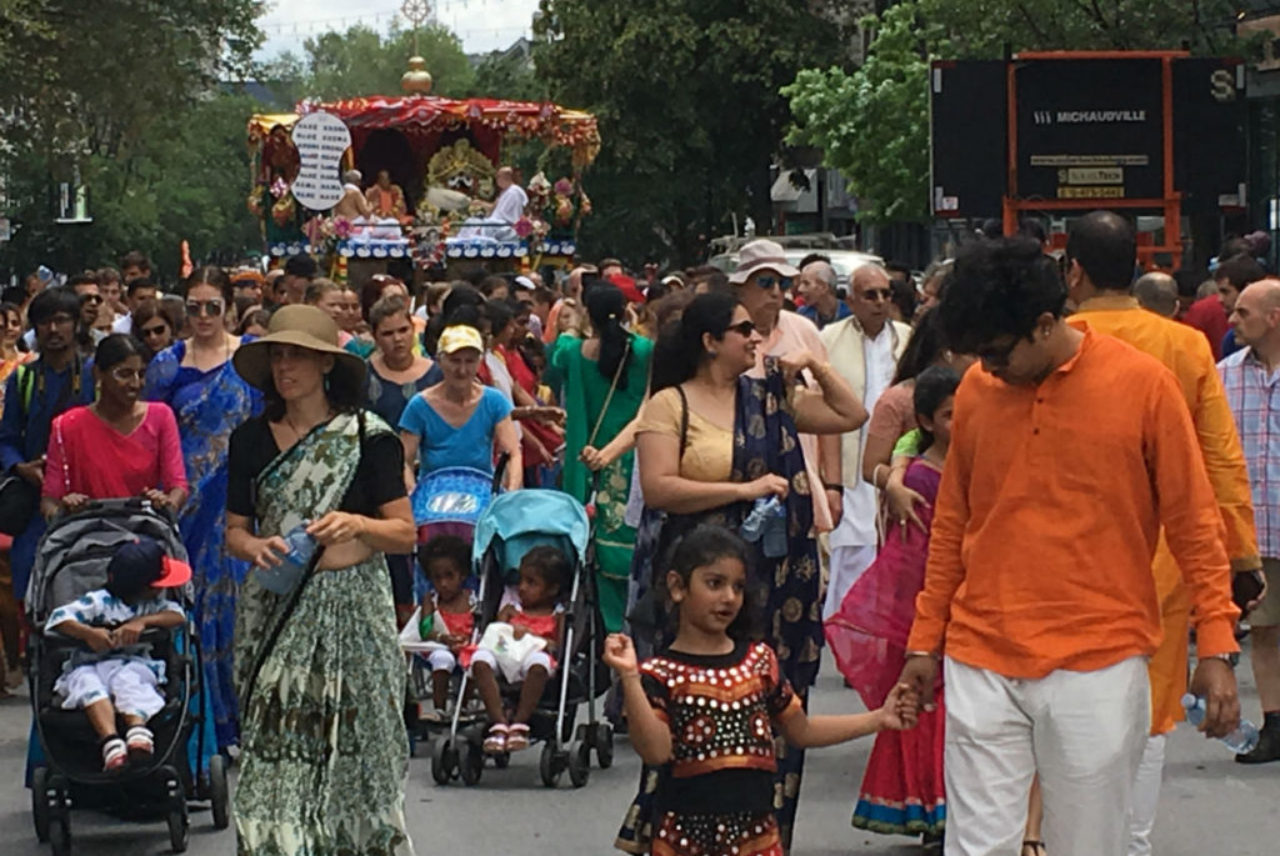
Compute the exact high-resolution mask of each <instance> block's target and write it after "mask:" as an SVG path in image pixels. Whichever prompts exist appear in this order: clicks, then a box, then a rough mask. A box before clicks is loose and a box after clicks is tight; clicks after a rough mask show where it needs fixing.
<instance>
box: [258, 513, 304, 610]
mask: <svg viewBox="0 0 1280 856" xmlns="http://www.w3.org/2000/svg"><path fill="white" fill-rule="evenodd" d="M309 525H310V523H309V521H306V520H304V521H303V522H302V523H300V524H299V525H297V526H295V527H294V528H293V529H291V530H290V531H289V533H288V534H287V535H285V536H284V540H285V543H286V544H288V545H289V552H287V553H285V554H284V558H283V559H281V561H280V564H278V565H276V566H275V567H274V568H258V570H257V574H258V582H259V583H260V584H261V585H262V587H263V588H265V589H266V590H267V591H270V592H274V593H276V594H288V593H289V592H291V591H293V590H294V588H295V587H296V586H297V585H298V583H299V582H300V581H301V580H302V575H303V574H304V573H306V571H307V568H308V567H309V566H310V565H311V558H312V556H314V555H315V553H316V547H317V542H316V539H315V538H312V537H311V536H310V535H308V534H307V526H309Z"/></svg>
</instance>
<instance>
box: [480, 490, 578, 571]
mask: <svg viewBox="0 0 1280 856" xmlns="http://www.w3.org/2000/svg"><path fill="white" fill-rule="evenodd" d="M590 535H591V524H590V522H589V521H588V520H587V510H586V509H585V508H583V507H582V503H580V502H578V501H577V500H576V499H574V498H573V497H572V496H570V495H569V494H567V493H564V492H562V491H558V490H541V489H538V488H526V489H524V490H514V491H511V492H510V493H504V494H500V495H498V496H495V497H494V498H493V501H492V502H490V503H489V507H488V508H487V509H485V511H484V513H483V514H481V515H480V520H479V521H478V522H477V523H476V539H475V542H474V544H472V547H471V557H472V561H474V562H477V563H478V562H479V561H480V559H481V557H482V556H484V554H485V551H486V550H488V549H489V547H490V546H491V545H492V544H493V542H494V541H501V542H503V543H504V544H506V545H508V549H506V550H505V551H504V555H503V556H502V564H503V565H504V566H505V567H506V568H507V569H509V568H511V567H514V566H515V565H517V564H519V561H520V559H521V558H522V557H523V556H524V554H525V553H526V552H528V550H529V549H531V548H532V547H535V546H537V545H539V544H548V543H550V544H555V543H557V542H559V543H561V544H566V545H572V548H573V551H574V553H575V556H574V558H575V559H576V560H577V561H578V562H583V561H585V560H586V554H587V542H588V540H589V539H590Z"/></svg>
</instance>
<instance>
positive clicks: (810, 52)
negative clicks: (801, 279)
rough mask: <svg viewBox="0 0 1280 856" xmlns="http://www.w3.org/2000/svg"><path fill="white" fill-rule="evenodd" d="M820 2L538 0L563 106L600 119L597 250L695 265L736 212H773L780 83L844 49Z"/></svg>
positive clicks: (552, 88)
mask: <svg viewBox="0 0 1280 856" xmlns="http://www.w3.org/2000/svg"><path fill="white" fill-rule="evenodd" d="M828 5H832V4H828ZM835 5H838V4H835ZM814 9H815V4H812V3H810V2H808V0H751V2H748V3H743V2H740V0H542V4H541V10H542V15H541V16H540V18H539V20H538V23H537V24H536V25H535V34H536V39H537V44H536V47H535V51H534V58H535V61H536V64H537V69H538V75H539V77H541V78H542V80H544V81H545V82H546V84H547V85H548V87H549V94H550V95H551V96H552V97H553V98H554V99H555V100H556V101H557V102H559V103H561V104H566V105H569V106H574V107H581V108H584V109H589V110H591V111H592V112H594V113H595V114H596V115H597V116H598V117H599V120H600V134H601V137H602V139H603V144H604V145H603V150H602V152H601V155H600V157H599V159H598V160H597V162H596V165H595V166H594V167H593V168H592V170H591V171H590V173H589V174H588V175H587V180H586V183H587V189H588V192H589V193H590V194H591V196H592V198H593V200H594V201H595V203H596V204H595V206H594V207H595V212H596V213H595V214H594V215H593V216H592V217H589V218H587V220H585V221H584V234H583V245H584V248H585V250H586V251H587V252H589V253H590V252H596V253H603V252H609V253H610V254H615V253H617V254H622V255H624V256H625V257H627V258H629V259H631V260H633V261H640V260H642V258H644V257H647V256H652V257H654V258H673V259H674V260H675V261H679V262H685V261H692V260H694V259H695V258H698V257H700V255H701V254H702V251H703V250H704V246H705V241H706V239H707V238H708V237H711V236H712V235H714V234H717V233H719V232H720V231H725V230H726V229H727V225H728V223H729V222H730V218H731V216H733V215H735V214H736V215H738V217H739V218H741V217H742V216H743V215H746V214H748V213H750V214H751V215H752V216H753V217H754V218H755V220H756V222H757V223H759V224H760V225H761V227H762V228H763V227H764V226H765V224H767V223H768V222H769V220H770V213H771V211H770V199H769V187H770V182H769V167H770V164H771V162H772V161H773V159H774V156H775V155H776V154H777V152H778V150H779V148H780V146H781V141H782V135H783V131H784V129H785V127H786V126H787V125H788V123H789V122H790V118H791V117H790V112H789V109H788V106H787V101H786V99H785V98H783V97H782V96H781V95H780V94H779V90H780V89H781V88H782V87H783V86H785V85H786V84H788V83H790V82H791V81H792V80H793V79H794V77H795V74H796V71H797V70H798V69H800V68H802V67H804V66H806V65H814V64H817V65H828V64H833V63H839V62H841V61H842V59H843V52H844V48H843V44H844V43H843V41H842V36H843V33H842V30H841V28H840V26H838V25H837V24H836V23H833V22H832V20H831V19H829V18H826V17H823V16H821V15H819V14H817V13H816V12H815V11H814Z"/></svg>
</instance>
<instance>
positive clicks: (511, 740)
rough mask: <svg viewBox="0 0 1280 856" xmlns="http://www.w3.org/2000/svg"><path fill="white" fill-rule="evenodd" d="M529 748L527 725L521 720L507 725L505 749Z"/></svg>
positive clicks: (509, 750)
mask: <svg viewBox="0 0 1280 856" xmlns="http://www.w3.org/2000/svg"><path fill="white" fill-rule="evenodd" d="M528 748H529V726H528V725H526V724H525V723H523V722H517V723H515V724H514V725H511V726H508V730H507V751H508V752H519V751H520V750H521V749H528Z"/></svg>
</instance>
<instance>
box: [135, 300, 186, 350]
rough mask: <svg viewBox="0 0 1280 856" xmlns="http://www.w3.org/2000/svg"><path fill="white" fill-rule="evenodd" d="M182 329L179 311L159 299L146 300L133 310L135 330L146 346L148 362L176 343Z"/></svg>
mask: <svg viewBox="0 0 1280 856" xmlns="http://www.w3.org/2000/svg"><path fill="white" fill-rule="evenodd" d="M181 329H182V321H181V320H179V318H178V317H177V313H175V312H174V311H173V309H172V308H171V307H170V306H169V305H168V304H165V303H161V302H160V301H158V300H144V301H143V302H142V303H140V304H139V305H138V308H137V309H135V310H134V311H133V332H134V335H135V336H137V337H138V339H139V340H140V341H141V342H142V344H143V345H145V346H146V351H145V354H144V356H145V357H146V360H147V362H148V363H150V362H151V361H152V360H153V359H155V356H156V354H158V353H160V352H161V351H163V350H164V349H165V348H167V347H169V346H170V345H172V344H173V343H174V340H176V339H177V338H178V332H179V331H180V330H181Z"/></svg>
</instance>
